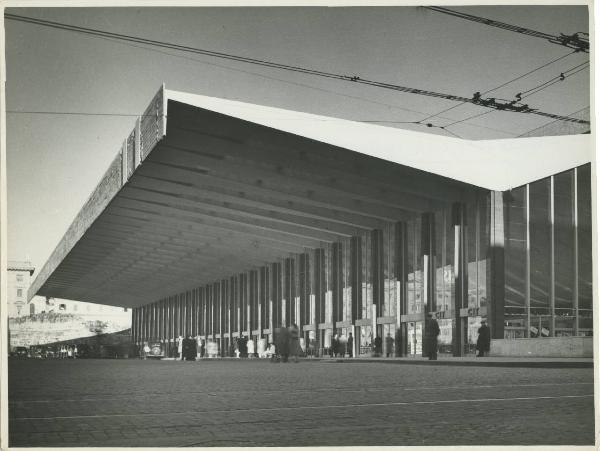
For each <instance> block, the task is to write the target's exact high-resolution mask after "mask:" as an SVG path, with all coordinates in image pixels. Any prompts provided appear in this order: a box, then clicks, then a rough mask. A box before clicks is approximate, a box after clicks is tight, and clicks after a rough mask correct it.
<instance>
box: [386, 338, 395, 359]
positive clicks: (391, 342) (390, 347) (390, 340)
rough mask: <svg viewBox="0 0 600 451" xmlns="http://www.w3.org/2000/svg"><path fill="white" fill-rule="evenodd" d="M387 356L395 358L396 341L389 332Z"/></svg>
mask: <svg viewBox="0 0 600 451" xmlns="http://www.w3.org/2000/svg"><path fill="white" fill-rule="evenodd" d="M385 356H386V357H394V339H393V338H392V336H391V335H390V333H389V332H388V334H387V337H385Z"/></svg>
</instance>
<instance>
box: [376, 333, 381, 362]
mask: <svg viewBox="0 0 600 451" xmlns="http://www.w3.org/2000/svg"><path fill="white" fill-rule="evenodd" d="M382 344H383V342H382V340H381V337H380V336H379V335H377V336H376V337H375V357H379V356H380V355H381V346H382Z"/></svg>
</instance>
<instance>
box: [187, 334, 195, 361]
mask: <svg viewBox="0 0 600 451" xmlns="http://www.w3.org/2000/svg"><path fill="white" fill-rule="evenodd" d="M184 345H185V351H184V355H185V360H187V361H194V360H196V341H195V340H194V339H193V338H192V336H191V335H188V336H187V338H186V339H185V341H184Z"/></svg>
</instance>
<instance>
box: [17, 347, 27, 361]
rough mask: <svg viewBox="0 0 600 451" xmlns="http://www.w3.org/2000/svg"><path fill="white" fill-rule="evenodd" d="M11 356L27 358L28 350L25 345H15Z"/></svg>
mask: <svg viewBox="0 0 600 451" xmlns="http://www.w3.org/2000/svg"><path fill="white" fill-rule="evenodd" d="M13 356H14V357H19V358H22V359H23V358H27V357H29V351H28V350H27V348H26V347H25V346H17V347H16V348H15V350H14V351H13Z"/></svg>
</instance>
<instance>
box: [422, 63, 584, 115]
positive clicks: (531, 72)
mask: <svg viewBox="0 0 600 451" xmlns="http://www.w3.org/2000/svg"><path fill="white" fill-rule="evenodd" d="M574 53H577V52H569V53H567V54H566V55H562V56H559V57H558V58H555V59H553V60H552V61H548V62H547V63H545V64H542V65H541V66H538V67H536V68H535V69H532V70H530V71H529V72H526V73H524V74H521V75H519V76H517V77H515V78H513V79H512V80H509V81H507V82H505V83H502V84H501V85H498V86H496V87H495V88H491V89H488V90H487V91H484V92H482V93H481V95H485V94H489V93H490V92H493V91H496V90H497V89H500V88H503V87H504V86H507V85H509V84H511V83H513V82H515V81H517V80H520V79H522V78H525V77H527V76H528V75H531V74H533V73H534V72H537V71H538V70H540V69H543V68H545V67H548V66H550V65H551V64H554V63H556V62H557V61H560V60H562V59H564V58H566V57H567V56H570V55H572V54H574ZM466 103H468V102H462V103H459V104H458V105H454V106H451V107H450V108H446V109H445V110H442V111H440V112H439V113H436V114H432V115H430V116H428V117H426V118H425V119H421V121H427V120H429V119H431V118H433V117H436V116H439V115H440V114H443V113H445V112H447V111H450V110H453V109H454V108H458V107H459V106H462V105H464V104H466Z"/></svg>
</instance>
